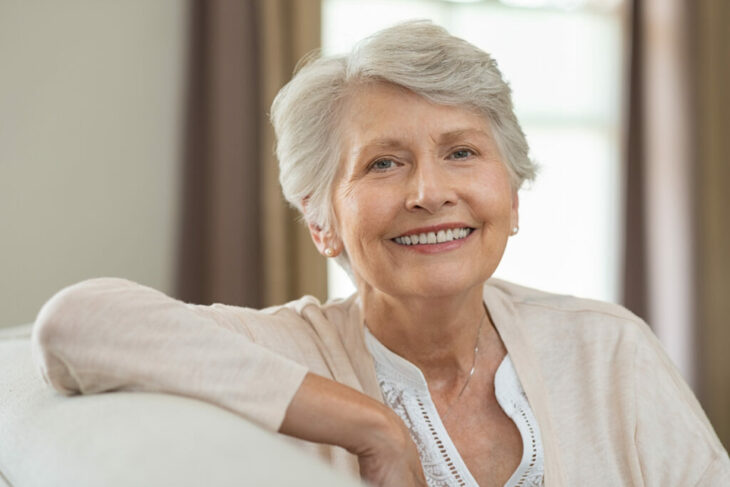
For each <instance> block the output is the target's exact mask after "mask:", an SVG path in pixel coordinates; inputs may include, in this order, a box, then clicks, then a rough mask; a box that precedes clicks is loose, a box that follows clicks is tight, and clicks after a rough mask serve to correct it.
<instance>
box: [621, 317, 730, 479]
mask: <svg viewBox="0 0 730 487" xmlns="http://www.w3.org/2000/svg"><path fill="white" fill-rule="evenodd" d="M642 331H643V337H642V339H640V340H638V342H637V343H636V347H637V349H636V355H635V364H634V365H635V367H634V373H635V376H634V377H635V384H634V393H635V402H636V429H635V441H636V447H637V451H638V454H639V462H640V465H641V473H642V476H643V478H644V483H645V485H647V486H657V487H658V486H662V487H665V486H676V487H680V486H682V487H684V486H697V487H714V486H717V487H719V486H727V485H730V460H729V459H728V454H727V452H726V451H725V449H724V448H723V446H722V444H721V443H720V440H719V439H718V437H717V435H716V434H715V432H714V430H713V428H712V425H711V424H710V422H709V420H708V419H707V416H706V415H705V413H704V411H703V410H702V407H701V406H700V404H699V402H698V401H697V399H696V398H695V396H694V394H693V393H692V391H691V389H690V388H689V386H688V385H687V384H686V382H685V381H684V379H683V378H682V376H681V374H680V373H679V371H678V370H677V368H676V367H675V366H674V364H673V363H672V362H671V360H670V359H669V357H668V356H667V355H666V353H665V352H664V350H663V348H662V346H661V344H660V343H659V341H658V340H657V339H656V337H655V336H654V335H653V334H652V333H651V331H649V329H648V328H647V327H642Z"/></svg>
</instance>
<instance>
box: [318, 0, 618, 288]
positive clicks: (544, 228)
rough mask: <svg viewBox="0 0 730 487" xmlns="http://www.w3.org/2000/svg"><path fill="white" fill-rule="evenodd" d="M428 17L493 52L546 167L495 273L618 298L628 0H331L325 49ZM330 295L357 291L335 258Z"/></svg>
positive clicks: (529, 191)
mask: <svg viewBox="0 0 730 487" xmlns="http://www.w3.org/2000/svg"><path fill="white" fill-rule="evenodd" d="M415 18H425V19H431V20H432V21H434V22H435V23H437V24H439V25H442V26H444V27H445V28H446V29H448V30H449V31H450V32H451V33H452V34H454V35H457V36H459V37H462V38H464V39H466V40H468V41H469V42H471V43H473V44H475V45H477V46H479V47H480V48H482V49H484V50H485V51H487V52H489V53H490V54H492V55H493V56H494V57H495V59H496V60H497V62H498V63H499V66H500V69H501V71H502V74H503V76H504V77H505V78H506V79H507V81H508V82H509V83H510V85H511V86H512V89H513V100H514V103H515V107H516V112H517V116H518V118H519V120H520V123H521V125H522V128H523V129H524V131H525V133H526V135H527V139H528V142H529V144H530V148H531V154H532V157H533V158H534V159H535V160H536V161H537V162H538V164H539V165H540V168H541V170H540V173H539V174H538V177H537V180H536V181H535V183H534V184H531V185H530V184H528V185H526V186H525V187H523V189H522V190H521V191H520V233H519V234H518V235H517V236H515V237H512V238H511V239H510V242H509V244H508V246H507V250H506V252H505V255H504V257H503V259H502V262H501V264H500V266H499V268H498V269H497V271H496V272H495V277H499V278H502V279H507V280H509V281H514V282H516V283H519V284H523V285H526V286H531V287H537V288H541V289H545V290H547V291H551V292H559V293H568V294H574V295H578V296H585V297H591V298H595V299H601V300H606V301H613V302H617V301H618V298H619V291H620V269H621V242H622V229H623V225H622V221H621V220H622V198H621V195H622V193H621V176H622V172H621V147H622V140H621V131H620V122H621V116H622V113H621V106H622V99H623V93H622V79H623V57H622V56H623V39H624V35H623V29H624V23H623V10H622V2H621V1H619V0H509V1H507V0H503V1H501V2H500V1H496V0H493V1H480V2H479V1H478V2H464V1H461V2H457V1H443V0H441V1H438V0H432V1H423V0H421V1H416V0H387V1H383V0H367V1H358V0H324V1H323V22H322V30H323V40H322V42H323V50H324V53H325V54H332V53H335V52H342V51H346V50H348V49H349V48H350V47H351V46H352V44H353V43H354V42H356V41H357V40H359V39H361V38H363V37H365V36H366V35H368V34H370V33H373V32H375V31H377V30H379V29H381V28H384V27H387V26H389V25H392V24H395V23H397V22H400V21H403V20H408V19H415ZM329 265H330V267H329V271H328V275H329V293H330V297H338V296H344V295H348V294H350V293H351V292H353V291H354V287H353V286H352V284H351V283H350V281H349V279H348V278H347V276H346V275H345V274H344V272H343V271H342V270H341V269H339V268H338V267H337V265H336V264H334V263H333V262H331V261H330V263H329Z"/></svg>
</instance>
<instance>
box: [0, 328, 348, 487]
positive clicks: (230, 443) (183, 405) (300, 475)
mask: <svg viewBox="0 0 730 487" xmlns="http://www.w3.org/2000/svg"><path fill="white" fill-rule="evenodd" d="M0 371H2V373H0V486H2V485H3V480H2V479H3V478H4V479H5V480H4V482H5V483H7V484H10V485H12V486H13V487H33V486H58V485H73V486H78V487H84V486H89V487H91V486H94V487H96V486H99V485H104V486H109V487H114V486H143V485H144V486H147V485H175V486H181V487H185V486H191V487H192V486H196V487H197V486H201V485H205V486H211V487H218V486H220V487H223V486H234V485H235V486H242V485H256V486H258V485H266V486H278V485H281V486H294V485H297V486H299V485H313V486H314V485H317V486H329V485H331V486H357V485H361V484H360V483H359V482H358V481H356V480H354V479H352V478H349V477H347V476H344V475H343V474H341V473H338V472H335V471H334V470H332V469H331V468H330V467H329V466H327V465H326V464H325V463H324V462H322V461H321V460H319V459H318V458H316V457H313V456H311V455H310V454H307V453H305V452H304V451H302V450H301V449H299V448H297V447H296V446H294V445H292V444H290V443H289V442H288V441H286V439H285V438H283V437H281V436H280V435H276V434H272V433H270V432H268V431H265V430H263V429H261V428H260V427H258V426H256V425H254V424H253V423H250V422H248V421H246V420H244V419H242V418H241V417H239V416H237V415H235V414H233V413H230V412H228V411H225V410H223V409H220V408H218V407H215V406H213V405H210V404H207V403H204V402H201V401H197V400H193V399H187V398H182V397H176V396H170V395H165V394H150V393H108V394H99V395H92V396H74V397H64V396H62V395H60V394H58V393H56V392H55V391H52V390H51V389H49V388H48V387H47V386H45V384H43V382H42V380H41V379H40V377H38V376H37V375H36V373H35V370H34V368H33V365H32V362H31V358H30V343H29V341H28V339H27V336H25V334H23V333H17V332H16V333H12V332H8V331H3V333H2V335H0Z"/></svg>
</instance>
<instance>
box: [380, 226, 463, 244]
mask: <svg viewBox="0 0 730 487" xmlns="http://www.w3.org/2000/svg"><path fill="white" fill-rule="evenodd" d="M473 231H474V229H473V228H471V227H467V226H463V227H452V228H442V229H440V230H437V229H435V228H434V229H433V230H431V231H417V230H416V231H412V232H409V233H407V234H405V235H401V236H400V237H396V238H394V239H393V241H394V242H395V243H397V244H399V245H434V244H441V243H446V242H452V241H454V240H461V239H464V238H466V237H468V236H469V234H470V233H471V232H473Z"/></svg>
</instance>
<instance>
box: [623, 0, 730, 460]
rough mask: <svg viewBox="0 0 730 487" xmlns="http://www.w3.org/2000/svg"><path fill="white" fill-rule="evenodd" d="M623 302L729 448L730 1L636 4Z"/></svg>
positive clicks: (647, 1)
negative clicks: (652, 335) (650, 332)
mask: <svg viewBox="0 0 730 487" xmlns="http://www.w3.org/2000/svg"><path fill="white" fill-rule="evenodd" d="M632 14H633V18H632V22H631V26H632V35H631V54H632V56H631V63H630V65H631V75H630V96H629V102H630V104H629V123H628V137H627V140H628V145H627V146H628V152H627V155H628V157H627V170H626V176H627V179H626V231H625V235H626V242H625V279H624V282H625V286H624V302H625V304H626V305H627V307H629V308H630V309H632V310H633V311H634V312H636V313H637V314H639V315H640V316H642V317H643V318H645V319H647V321H648V322H649V323H650V324H651V325H652V326H653V328H654V330H655V332H656V333H657V335H658V336H659V338H660V339H661V340H662V342H663V343H664V345H665V347H666V348H667V351H668V353H669V355H670V356H671V357H672V359H673V360H674V361H675V363H677V365H678V366H679V368H680V370H682V372H683V374H684V376H685V378H686V379H687V380H688V381H689V383H690V384H691V385H692V386H693V388H694V389H695V391H696V392H698V395H699V398H700V401H701V402H702V404H703V406H704V408H705V410H706V411H707V414H708V416H709V417H710V420H711V421H712V423H713V425H714V426H715V428H716V430H717V432H718V435H719V436H720V438H721V440H722V441H723V442H724V444H725V445H726V446H727V445H730V354H728V353H727V352H726V351H725V349H726V348H727V344H729V343H730V327H728V326H727V324H726V323H727V318H728V316H730V299H728V296H729V295H730V218H728V217H727V212H728V210H730V195H729V193H728V191H727V190H726V186H727V184H728V183H730V142H729V137H728V136H729V135H730V130H729V128H730V125H729V124H730V96H728V94H727V87H728V86H730V35H729V34H728V32H727V29H726V26H727V25H730V3H728V2H726V1H725V0H703V1H701V2H695V1H693V0H634V2H633V6H632Z"/></svg>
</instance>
